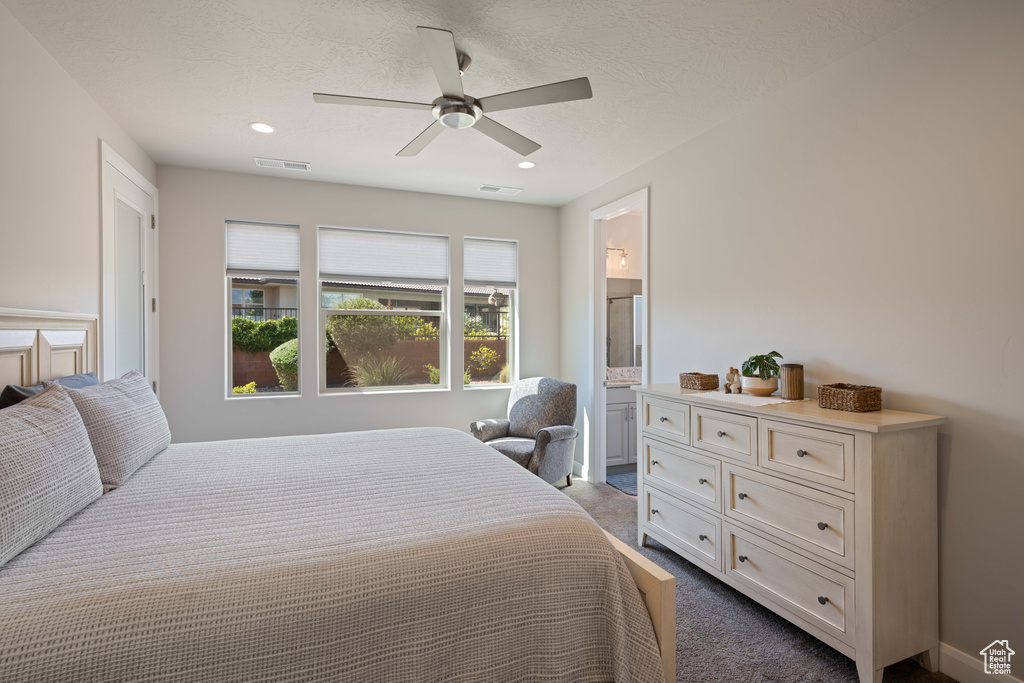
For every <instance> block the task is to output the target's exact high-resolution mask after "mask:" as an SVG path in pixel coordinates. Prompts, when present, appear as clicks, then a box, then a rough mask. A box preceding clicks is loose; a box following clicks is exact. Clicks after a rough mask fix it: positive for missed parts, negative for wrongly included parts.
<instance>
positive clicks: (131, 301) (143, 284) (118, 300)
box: [100, 146, 157, 387]
mask: <svg viewBox="0 0 1024 683" xmlns="http://www.w3.org/2000/svg"><path fill="white" fill-rule="evenodd" d="M109 154H112V152H110V150H109V148H106V146H104V161H103V309H102V311H101V329H102V338H101V342H100V343H101V346H102V350H103V352H102V356H101V357H102V363H101V372H102V376H103V379H105V380H106V379H112V378H114V377H120V376H121V375H123V374H124V373H126V372H128V371H130V370H138V371H139V372H141V373H143V374H144V375H146V377H147V378H149V379H150V381H151V382H153V384H154V387H155V385H156V314H155V313H156V306H157V302H156V227H155V226H156V220H155V214H156V188H154V187H153V186H152V185H151V184H149V183H148V181H146V180H145V179H144V178H142V177H141V176H140V175H139V174H138V173H137V172H135V171H134V169H132V168H131V167H130V166H128V167H127V168H126V163H125V162H124V160H123V159H120V157H116V155H114V157H116V158H114V157H110V156H108V155H109Z"/></svg>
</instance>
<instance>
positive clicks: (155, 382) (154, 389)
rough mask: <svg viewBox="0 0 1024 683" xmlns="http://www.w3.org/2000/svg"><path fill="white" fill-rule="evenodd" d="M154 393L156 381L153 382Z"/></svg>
mask: <svg viewBox="0 0 1024 683" xmlns="http://www.w3.org/2000/svg"><path fill="white" fill-rule="evenodd" d="M153 393H154V394H155V393H156V381H154V382H153Z"/></svg>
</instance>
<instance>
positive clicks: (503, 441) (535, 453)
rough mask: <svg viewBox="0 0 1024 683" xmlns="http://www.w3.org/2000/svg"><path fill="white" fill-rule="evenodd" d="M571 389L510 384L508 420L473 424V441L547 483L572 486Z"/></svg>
mask: <svg viewBox="0 0 1024 683" xmlns="http://www.w3.org/2000/svg"><path fill="white" fill-rule="evenodd" d="M575 422H576V385H575V384H570V383H569V382H562V381H561V380H557V379H551V378H550V377H531V378H530V379H522V380H519V381H518V382H516V383H515V384H513V385H512V392H511V393H510V394H509V397H508V417H507V418H505V419H497V420H479V421H477V422H474V423H473V424H472V425H470V431H472V432H473V436H475V437H476V438H478V439H480V440H481V441H483V442H484V443H486V444H487V445H488V446H491V447H493V448H494V449H496V450H497V451H499V452H500V453H502V454H504V455H506V456H508V457H509V458H511V459H512V460H515V461H516V462H517V463H519V464H520V465H522V466H523V467H525V468H527V469H528V470H530V471H531V472H533V473H534V474H536V475H537V476H538V477H540V478H541V479H543V480H544V481H546V482H548V483H549V484H553V483H555V482H556V481H558V480H559V479H561V478H563V477H564V478H565V482H566V485H567V486H572V461H573V453H574V452H575V450H576V436H577V432H576V428H575V427H573V424H574V423H575Z"/></svg>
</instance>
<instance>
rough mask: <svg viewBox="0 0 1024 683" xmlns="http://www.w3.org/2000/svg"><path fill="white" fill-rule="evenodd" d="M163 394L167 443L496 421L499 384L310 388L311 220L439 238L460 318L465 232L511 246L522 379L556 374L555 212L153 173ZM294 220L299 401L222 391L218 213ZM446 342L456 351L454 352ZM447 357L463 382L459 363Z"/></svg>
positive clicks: (313, 312) (504, 393)
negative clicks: (447, 245)
mask: <svg viewBox="0 0 1024 683" xmlns="http://www.w3.org/2000/svg"><path fill="white" fill-rule="evenodd" d="M157 175H158V182H159V187H160V224H161V228H160V291H161V296H162V298H163V301H162V304H161V308H160V333H161V336H160V353H161V358H160V376H161V382H162V384H163V386H162V388H161V392H160V393H161V400H162V403H163V405H164V409H165V410H166V412H167V417H168V420H169V421H170V424H171V433H172V435H173V437H174V440H175V441H198V440H207V439H228V438H238V437H249V436H270V435H284V434H309V433H320V432H334V431H348V430H354V429H376V428H387V427H414V426H424V425H437V426H449V427H456V428H459V429H463V430H468V428H469V423H470V422H472V421H473V420H476V419H482V418H486V417H498V416H501V415H502V414H503V412H504V409H505V404H506V402H507V401H508V390H507V389H473V390H464V389H463V388H462V384H461V383H453V389H452V390H451V391H450V392H446V393H434V392H431V393H422V392H420V393H416V392H407V393H390V394H373V395H336V394H335V395H327V396H323V397H318V396H317V386H318V382H317V366H316V363H315V359H316V354H317V344H316V341H317V337H316V336H315V334H314V331H315V330H316V320H317V310H318V309H317V302H318V301H317V274H316V263H317V261H316V226H317V224H324V225H340V226H352V227H362V228H379V229H387V230H410V231H422V232H431V233H441V234H446V235H451V237H452V240H451V258H452V267H451V281H452V282H453V283H456V286H455V287H453V288H452V292H451V303H452V310H453V311H454V312H455V315H454V316H453V320H456V321H459V320H461V318H462V314H461V310H462V292H461V289H460V288H459V286H458V283H461V281H462V240H461V238H462V237H463V236H465V235H472V236H482V237H507V238H514V239H518V240H519V280H520V283H521V286H520V295H519V301H520V339H521V343H520V376H522V377H529V376H532V375H549V376H558V374H559V362H558V361H559V346H558V335H559V330H558V306H559V302H558V210H557V209H555V208H551V207H539V206H530V205H525V204H512V203H508V202H498V201H493V200H485V199H464V198H457V197H447V196H443V195H434V194H419V193H415V192H402V191H398V190H383V189H376V188H366V187H355V186H351V185H338V184H334V183H319V182H310V181H303V180H289V179H282V178H275V177H261V176H257V175H245V174H238V173H224V172H218V171H202V170H195V169H187V168H177V167H166V166H160V167H159V168H158V173H157ZM225 219H242V220H259V221H267V222H279V223H291V224H298V225H299V226H301V228H300V229H301V240H302V247H301V248H302V277H301V281H300V292H299V298H300V302H299V309H300V310H299V317H300V322H299V325H300V342H299V343H300V351H301V354H302V358H303V362H302V368H301V384H302V387H303V392H302V393H303V395H302V396H301V397H273V398H263V397H261V398H258V399H252V400H241V401H240V400H227V399H225V398H224V382H225V380H224V376H225V348H226V343H227V340H226V324H225V315H226V304H225V299H224V296H225V294H224V287H225V285H224V282H225V280H224V221H225ZM455 348H456V350H458V348H459V347H458V345H456V346H455ZM453 355H454V357H453V358H452V365H453V366H454V367H452V368H451V369H452V377H453V378H458V379H461V376H462V375H461V373H462V357H461V354H459V353H455V354H453Z"/></svg>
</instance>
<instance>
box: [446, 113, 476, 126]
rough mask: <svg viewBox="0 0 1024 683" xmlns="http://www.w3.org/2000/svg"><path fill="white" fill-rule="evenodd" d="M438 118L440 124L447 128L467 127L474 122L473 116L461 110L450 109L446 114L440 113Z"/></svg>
mask: <svg viewBox="0 0 1024 683" xmlns="http://www.w3.org/2000/svg"><path fill="white" fill-rule="evenodd" d="M439 120H440V121H441V124H442V125H445V126H448V127H449V128H469V127H470V126H472V125H473V124H474V123H476V117H475V116H473V115H472V114H467V113H465V112H461V111H451V112H448V113H447V114H442V115H441V118H440V119H439Z"/></svg>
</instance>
